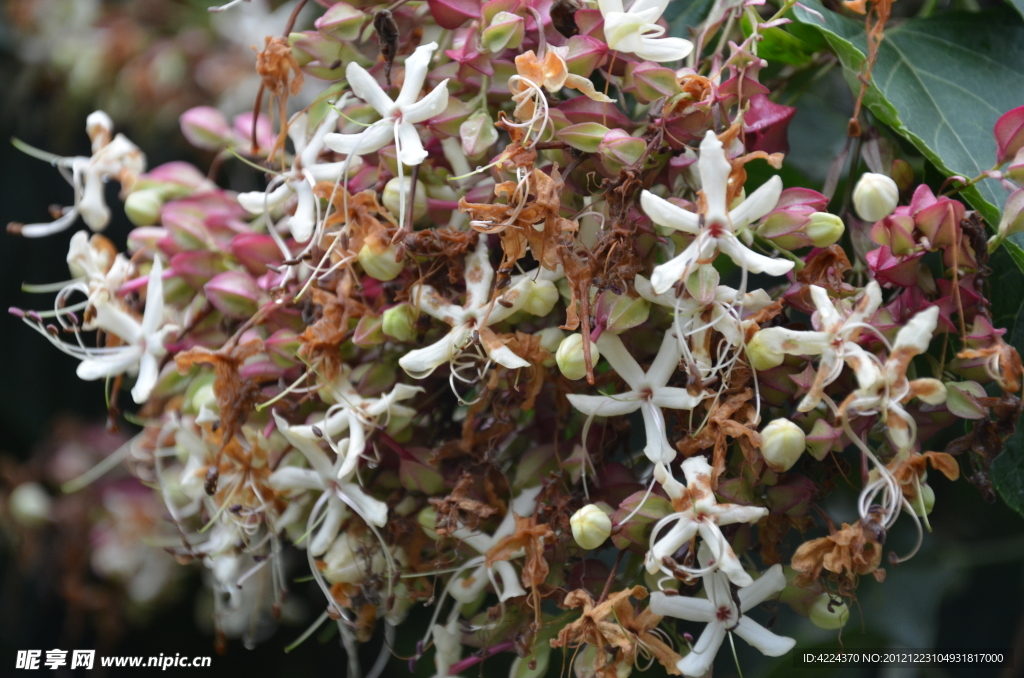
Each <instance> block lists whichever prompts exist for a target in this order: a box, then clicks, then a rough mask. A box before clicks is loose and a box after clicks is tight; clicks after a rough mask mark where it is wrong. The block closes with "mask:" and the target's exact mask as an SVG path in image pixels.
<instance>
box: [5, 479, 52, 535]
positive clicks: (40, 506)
mask: <svg viewBox="0 0 1024 678" xmlns="http://www.w3.org/2000/svg"><path fill="white" fill-rule="evenodd" d="M50 504H51V501H50V495H48V494H47V493H46V490H44V489H43V486H42V485H40V484H39V483H22V484H21V485H18V486H17V487H16V488H14V490H13V491H12V492H11V494H10V496H9V497H8V498H7V508H8V510H10V512H11V515H12V516H13V517H14V519H15V520H17V521H18V522H19V523H21V524H22V525H24V526H25V527H39V526H41V525H45V524H46V521H48V520H49V519H50Z"/></svg>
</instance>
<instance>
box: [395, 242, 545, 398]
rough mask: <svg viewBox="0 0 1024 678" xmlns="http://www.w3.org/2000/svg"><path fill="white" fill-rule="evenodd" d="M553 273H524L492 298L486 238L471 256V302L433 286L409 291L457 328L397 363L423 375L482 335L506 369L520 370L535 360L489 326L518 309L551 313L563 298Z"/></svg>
mask: <svg viewBox="0 0 1024 678" xmlns="http://www.w3.org/2000/svg"><path fill="white" fill-rule="evenodd" d="M556 275H557V273H555V274H553V273H551V272H550V271H547V270H542V271H540V273H538V274H536V275H534V273H530V274H526V275H519V276H516V277H515V278H513V280H512V284H511V285H509V286H508V287H507V288H505V290H504V291H501V292H499V293H498V297H497V300H496V301H492V300H491V283H492V282H493V280H494V268H493V267H492V266H491V262H490V259H489V258H488V251H487V243H486V236H481V237H480V240H479V243H478V244H477V247H476V250H474V251H473V253H472V254H470V255H469V256H467V257H466V301H465V303H464V304H463V305H462V306H457V305H456V304H453V303H451V302H449V301H448V300H447V299H445V298H444V297H442V296H441V295H440V294H439V293H438V292H437V290H435V289H434V288H433V287H431V286H430V285H413V287H412V288H411V289H410V290H409V303H410V304H412V306H414V307H415V308H418V309H419V310H421V311H423V312H424V313H426V314H427V315H430V316H432V317H434V318H437V319H438V320H441V321H443V322H446V323H448V324H449V325H451V326H452V329H451V331H450V332H449V333H448V334H446V335H445V336H444V337H443V338H442V339H440V340H439V341H437V342H435V343H434V344H432V345H430V346H427V347H425V348H420V349H416V350H414V351H410V352H409V353H407V354H405V355H404V356H402V358H401V359H400V360H399V361H398V364H399V365H401V366H402V369H404V370H405V371H406V372H407V373H408V374H409V375H410V376H411V377H413V378H415V379H423V378H424V377H426V376H428V375H429V374H430V373H431V372H433V371H434V370H435V369H437V368H438V367H440V366H441V365H444V364H446V363H449V362H451V361H452V360H453V359H454V358H455V357H456V356H457V355H458V354H459V352H460V351H461V350H462V349H463V348H464V347H465V346H466V344H468V343H469V342H470V340H472V339H473V337H474V333H475V334H476V335H478V336H479V339H480V344H481V345H482V346H483V349H484V351H485V352H486V353H487V357H488V358H490V359H491V360H493V361H494V362H496V363H498V364H499V365H501V366H503V367H507V368H509V369H517V368H520V367H529V366H530V363H529V362H527V361H526V360H524V359H522V358H520V357H519V356H517V355H516V354H515V353H513V352H512V350H511V349H509V348H508V347H507V346H505V344H504V343H503V342H502V341H501V339H500V338H499V337H498V336H497V335H496V334H495V333H494V331H493V330H491V329H490V327H489V326H490V325H494V324H495V323H499V322H501V321H502V320H504V319H505V318H508V317H509V316H510V315H512V314H513V313H515V312H516V311H519V310H526V311H529V312H530V313H533V314H535V315H546V314H547V313H548V312H550V311H551V308H552V307H553V306H554V304H555V302H557V301H558V296H559V295H558V288H556V287H555V285H554V283H553V282H552V280H551V278H552V277H554V276H556Z"/></svg>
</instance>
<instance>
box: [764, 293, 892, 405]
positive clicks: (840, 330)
mask: <svg viewBox="0 0 1024 678" xmlns="http://www.w3.org/2000/svg"><path fill="white" fill-rule="evenodd" d="M810 291H811V299H812V300H813V301H814V306H815V308H817V310H818V312H817V314H815V318H814V319H813V320H814V322H815V326H816V327H817V328H818V329H817V331H813V332H805V331H799V330H791V329H787V328H785V327H768V328H766V329H763V330H761V331H759V332H758V333H757V334H755V335H754V336H753V337H751V340H750V343H748V344H747V355H748V356H749V357H750V360H751V362H752V363H753V365H754V367H755V368H756V369H759V370H764V369H771V368H772V367H777V366H778V365H781V364H782V361H783V359H784V357H785V356H786V355H798V356H799V355H820V356H821V361H820V362H819V363H818V373H817V375H816V376H815V377H814V383H813V384H812V386H811V389H810V391H809V392H808V393H807V395H806V396H804V398H803V400H802V401H800V405H799V406H798V407H797V410H798V411H800V412H809V411H810V410H812V409H814V408H815V407H817V406H818V403H820V402H821V398H822V395H823V392H824V390H825V388H826V387H827V386H828V385H829V384H831V383H832V382H834V381H835V380H836V379H838V378H839V375H840V373H841V372H842V371H843V362H844V361H848V362H850V363H851V367H854V368H855V369H858V370H860V369H865V370H869V371H870V370H873V369H874V363H875V361H874V360H873V359H872V357H871V356H870V355H868V353H867V352H866V351H865V350H864V349H863V348H861V346H860V345H859V344H857V339H858V337H859V336H860V333H861V331H862V330H863V329H864V327H865V323H866V322H868V321H869V320H870V319H871V316H873V315H874V314H875V311H877V310H878V307H879V306H880V305H881V304H882V289H881V288H880V287H879V286H878V283H876V282H875V281H873V280H872V281H871V282H869V283H868V284H867V286H866V287H865V288H864V294H863V296H861V297H860V299H859V300H858V301H857V302H856V304H854V305H853V307H852V308H846V307H845V305H844V304H842V303H841V302H840V303H833V301H832V300H831V299H830V298H829V296H828V292H827V291H826V290H825V288H823V287H818V286H817V285H811V286H810ZM858 373H859V372H858ZM874 374H875V372H870V373H867V374H865V375H864V377H863V378H864V380H865V381H870V380H871V379H872V378H873V376H872V375H874Z"/></svg>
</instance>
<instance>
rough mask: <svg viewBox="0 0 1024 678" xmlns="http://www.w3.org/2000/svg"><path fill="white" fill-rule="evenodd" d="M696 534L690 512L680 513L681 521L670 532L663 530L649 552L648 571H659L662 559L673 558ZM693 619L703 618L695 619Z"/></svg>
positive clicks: (646, 560)
mask: <svg viewBox="0 0 1024 678" xmlns="http://www.w3.org/2000/svg"><path fill="white" fill-rule="evenodd" d="M696 534H697V523H696V522H695V521H694V520H693V519H692V518H691V517H690V515H689V514H679V521H678V522H676V524H675V525H673V526H672V528H671V529H670V530H669V531H668V532H662V534H661V536H660V538H659V539H658V541H656V542H654V544H653V545H652V546H651V548H650V550H649V551H648V552H647V557H646V558H645V564H646V566H647V571H648V572H650V573H651V574H655V573H656V572H658V570H660V569H661V563H662V559H663V558H665V557H666V556H667V557H670V558H671V557H672V554H674V553H675V552H676V551H678V550H679V549H680V548H682V546H683V544H685V543H686V542H688V541H690V540H691V539H693V537H694V536H695V535H696ZM680 619H689V617H680ZM692 621H702V620H700V619H694V620H692Z"/></svg>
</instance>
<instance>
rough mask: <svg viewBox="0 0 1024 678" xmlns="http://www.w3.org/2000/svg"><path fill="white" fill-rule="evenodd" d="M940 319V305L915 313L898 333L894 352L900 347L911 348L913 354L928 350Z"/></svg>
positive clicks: (893, 346) (893, 347)
mask: <svg viewBox="0 0 1024 678" xmlns="http://www.w3.org/2000/svg"><path fill="white" fill-rule="evenodd" d="M938 321H939V307H938V306H929V307H928V308H926V309H925V310H923V311H921V312H920V313H918V314H917V315H915V316H914V317H913V318H911V319H910V322H908V323H907V324H906V325H904V326H903V328H902V329H901V330H900V331H899V334H897V335H896V341H895V342H894V343H893V345H892V351H893V353H895V352H896V351H899V350H900V349H904V350H907V349H909V350H910V351H912V352H913V355H920V354H922V353H924V352H925V351H927V350H928V344H930V343H931V341H932V333H933V332H935V325H936V324H937V323H938Z"/></svg>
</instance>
